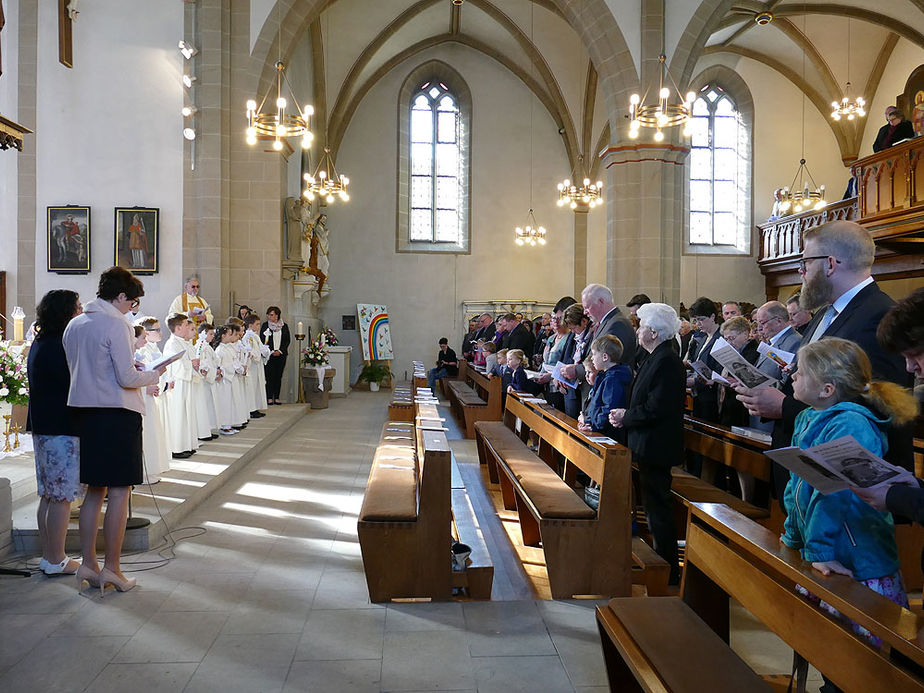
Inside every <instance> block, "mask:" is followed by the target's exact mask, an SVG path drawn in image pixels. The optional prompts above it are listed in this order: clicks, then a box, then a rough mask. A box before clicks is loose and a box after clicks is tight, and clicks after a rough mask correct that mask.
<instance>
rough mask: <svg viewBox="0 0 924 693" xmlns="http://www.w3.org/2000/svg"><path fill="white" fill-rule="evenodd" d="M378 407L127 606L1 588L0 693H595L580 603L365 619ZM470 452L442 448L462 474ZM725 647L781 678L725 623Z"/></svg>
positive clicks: (272, 456)
mask: <svg viewBox="0 0 924 693" xmlns="http://www.w3.org/2000/svg"><path fill="white" fill-rule="evenodd" d="M387 398H388V393H386V392H383V393H379V394H372V393H366V392H355V393H353V394H352V395H350V397H348V398H346V399H337V400H332V401H331V406H330V408H329V409H327V410H325V411H318V412H311V413H310V414H309V415H307V416H306V417H304V419H303V420H302V421H301V422H300V423H299V424H297V425H296V426H295V427H294V428H292V429H291V430H290V431H289V432H288V433H287V434H286V435H285V436H284V438H283V439H282V440H281V441H279V442H278V443H276V444H275V445H273V446H272V447H271V448H269V449H268V450H267V451H265V452H264V453H263V454H262V455H261V456H260V457H258V458H257V459H256V460H254V461H253V462H251V463H250V464H249V465H248V466H247V467H246V468H245V469H243V471H241V472H240V473H239V474H238V475H237V476H235V477H234V478H233V479H232V480H231V481H230V483H228V484H227V485H226V486H225V487H224V488H223V489H222V490H221V491H219V492H218V494H216V495H215V496H214V497H212V498H211V499H210V500H209V501H208V502H206V503H205V504H204V505H203V506H201V507H200V508H199V509H198V510H196V511H194V513H193V514H192V515H191V516H190V517H189V518H188V519H187V520H186V521H185V522H184V523H183V525H184V527H183V528H176V531H175V535H176V537H177V538H179V537H189V538H187V539H184V540H183V541H181V542H180V543H179V544H178V545H177V546H176V548H175V549H174V550H173V553H174V554H175V556H176V557H175V558H174V559H173V560H172V561H170V562H169V563H167V564H166V565H161V564H162V563H163V560H162V558H161V556H160V555H159V554H158V553H157V552H150V553H147V554H144V555H138V556H130V557H126V559H125V565H126V566H127V567H128V568H130V569H133V570H135V572H133V573H132V574H133V575H135V576H136V577H137V578H138V582H139V586H138V587H137V588H135V589H134V590H132V591H130V592H126V593H124V594H119V593H115V592H111V591H110V592H107V593H106V595H105V598H103V599H100V596H99V593H98V592H92V591H85V592H84V594H82V595H81V594H78V593H77V591H76V589H75V587H74V584H73V582H72V581H71V580H70V579H65V578H58V579H48V578H45V577H43V576H41V575H38V576H35V577H33V578H30V579H22V578H0V691H3V692H6V691H10V692H11V693H18V692H20V691H32V690H41V691H51V692H54V693H65V692H67V691H93V692H94V693H107V692H110V691H118V692H123V691H130V692H131V693H160V692H161V691H163V692H164V693H167V692H171V691H185V692H186V693H192V692H193V691H195V692H200V691H203V692H204V691H221V692H222V693H233V692H234V691H242V692H246V693H254V692H256V691H285V692H287V693H288V692H296V691H325V692H331V691H430V690H469V691H472V690H478V691H504V692H505V693H506V692H508V691H521V690H522V691H531V692H544V691H554V692H558V691H592V690H600V691H603V690H606V680H605V672H604V667H603V661H602V657H601V654H600V645H599V640H598V635H597V630H596V625H595V621H594V614H593V606H594V603H593V602H586V601H575V602H563V601H557V602H553V601H540V600H536V601H534V600H520V601H492V602H468V603H459V602H453V603H433V604H394V605H387V606H383V605H377V604H372V603H370V602H369V598H368V594H367V592H366V585H365V581H364V577H363V572H362V560H361V557H360V553H359V545H358V543H357V539H356V515H357V512H358V511H359V507H360V504H361V502H362V495H363V490H364V487H365V483H366V477H367V475H368V470H369V464H370V462H371V458H372V452H373V450H374V446H375V444H376V443H377V442H378V438H379V434H380V432H381V426H382V422H383V421H384V418H385V411H386V402H387ZM447 416H449V414H448V412H447ZM447 425H451V422H447ZM470 443H471V441H461V440H455V441H453V449H454V450H456V454H457V457H458V458H459V459H460V464H463V463H465V461H466V460H467V461H468V462H470V463H471V462H472V459H469V458H472V457H473V452H472V451H471V450H469V448H468V447H466V446H469V445H470ZM471 447H472V448H473V446H471ZM474 464H475V465H476V466H477V463H474ZM467 476H468V477H469V478H477V469H474V470H473V471H472V473H471V474H467ZM155 488H156V487H155ZM196 528H199V529H196ZM202 530H205V531H204V533H202ZM197 533H198V534H197ZM502 549H503V550H508V551H512V550H511V549H510V548H509V546H503V545H502V544H500V543H497V544H495V550H497V551H501V550H502ZM163 553H164V555H170V552H168V551H163ZM32 562H33V563H34V562H35V561H32ZM495 562H497V558H495ZM129 564H130V565H129ZM514 572H515V571H509V575H510V577H511V579H515V577H516V576H515V575H514ZM520 589H521V590H522V591H523V592H525V593H528V592H529V589H528V587H524V586H522V585H521V586H520ZM500 591H501V592H506V593H507V594H511V593H515V591H511V589H507V590H500ZM523 592H521V593H523ZM496 598H497V597H496ZM732 642H733V645H734V646H735V647H736V649H737V650H738V651H739V652H741V653H742V654H743V656H744V657H745V659H746V660H747V661H748V662H749V663H750V664H751V665H752V666H754V668H755V669H756V670H758V671H760V672H776V673H779V672H783V671H786V670H787V669H788V666H789V664H790V661H791V659H790V658H791V651H790V650H788V649H787V648H786V647H785V646H784V645H783V644H782V643H781V642H779V640H778V639H776V638H775V636H773V635H772V634H769V633H767V632H766V630H765V629H763V627H762V626H761V625H760V624H759V623H756V622H754V621H753V619H750V618H749V617H748V615H747V614H743V613H740V610H738V612H736V614H735V617H734V622H733V636H732ZM812 683H814V684H815V685H814V686H813V687H812V689H813V690H814V689H815V688H816V687H817V681H813V682H812Z"/></svg>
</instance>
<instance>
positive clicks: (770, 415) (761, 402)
mask: <svg viewBox="0 0 924 693" xmlns="http://www.w3.org/2000/svg"><path fill="white" fill-rule="evenodd" d="M875 252H876V247H875V244H874V243H873V239H872V237H871V236H870V235H869V232H868V231H867V230H866V229H865V228H863V227H862V226H860V225H859V224H856V223H854V222H852V221H832V222H829V223H827V224H823V225H821V226H817V227H815V228H813V229H809V230H808V231H806V232H805V237H804V247H803V251H802V261H801V263H800V267H799V271H800V272H801V273H802V290H801V292H800V302H801V304H802V306H803V307H804V308H805V309H806V310H816V309H817V312H816V313H815V317H814V318H813V319H812V321H811V322H810V323H809V324H808V325H807V326H806V328H805V331H804V332H803V333H802V341H801V344H802V345H804V344H810V343H812V342H816V341H818V340H819V339H821V338H823V337H840V338H841V339H849V340H850V341H852V342H856V343H857V344H858V345H859V346H860V347H861V348H862V349H863V351H865V352H866V355H867V356H868V357H869V360H870V363H871V364H872V367H873V377H874V378H875V379H876V380H887V381H890V382H893V383H897V384H899V385H901V386H902V387H908V386H909V385H910V384H911V381H910V376H909V374H908V373H907V372H905V368H904V365H905V364H904V360H903V359H902V358H901V356H899V355H898V354H890V353H888V352H887V351H885V349H883V348H882V347H881V346H880V345H879V342H878V341H876V328H877V327H878V325H879V321H880V320H881V319H882V317H883V316H884V315H885V314H886V313H887V312H888V311H889V310H890V309H891V308H892V306H894V305H895V301H893V300H892V299H891V298H889V297H888V296H887V295H886V294H885V293H884V292H883V291H882V289H880V288H879V286H878V285H877V284H876V282H875V281H874V280H873V278H872V276H871V275H870V271H871V269H872V266H873V259H874V255H875ZM794 365H795V364H794ZM791 382H792V381H791V379H790V380H788V381H787V383H786V385H785V386H784V387H783V389H782V390H777V389H774V388H762V389H759V390H748V389H747V388H743V387H739V388H737V389H738V393H739V394H738V399H739V400H741V401H742V402H744V405H745V406H746V407H747V408H748V410H749V411H750V412H751V414H753V415H755V416H761V417H763V418H767V419H775V420H776V423H775V424H774V427H773V447H775V448H777V447H784V446H787V445H790V444H791V441H792V433H793V424H794V422H795V418H796V415H797V414H798V413H799V412H800V411H802V410H803V409H805V406H806V405H805V404H803V403H802V402H800V401H798V400H796V399H795V398H794V397H793V394H792V385H791ZM912 436H913V434H912V431H911V429H910V427H902V428H892V429H890V434H889V453H888V454H887V455H886V457H887V458H888V459H889V461H891V462H893V463H894V464H899V465H901V466H903V467H906V468H909V469H910V468H911V464H912V461H913V457H912V455H913V450H912V443H913V438H912ZM788 477H789V475H788V473H785V470H784V469H782V468H781V467H777V466H774V489H775V490H776V492H777V498H778V499H780V501H781V502H782V497H783V490H784V489H785V487H786V481H787V480H788Z"/></svg>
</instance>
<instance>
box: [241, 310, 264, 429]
mask: <svg viewBox="0 0 924 693" xmlns="http://www.w3.org/2000/svg"><path fill="white" fill-rule="evenodd" d="M244 327H245V328H246V330H247V331H246V332H244V338H243V341H244V343H245V344H246V347H247V352H248V355H249V360H248V362H247V378H246V382H247V395H248V399H249V402H250V404H249V407H250V418H251V419H259V418H261V417H264V416H266V414H264V413H262V412H261V411H260V410H261V409H263V408H265V406H266V405H265V404H264V403H265V402H266V373H265V372H264V370H263V367H264V364H266V361H267V360H268V359H269V355H270V349H269V347H268V346H267V345H266V344H264V343H263V342H262V341H261V340H260V335H259V334H257V332H258V330H259V329H260V318H259V317H258V316H257V315H255V314H253V313H251V314H250V315H248V316H247V317H246V318H244Z"/></svg>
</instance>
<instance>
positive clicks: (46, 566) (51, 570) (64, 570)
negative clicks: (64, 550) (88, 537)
mask: <svg viewBox="0 0 924 693" xmlns="http://www.w3.org/2000/svg"><path fill="white" fill-rule="evenodd" d="M71 566H73V570H68V568H70V567H71ZM79 567H80V564H79V563H78V562H77V561H75V560H73V559H71V558H68V557H67V556H65V557H64V560H63V561H61V562H60V563H49V562H48V561H46V560H45V559H44V558H43V559H42V560H41V561H39V569H40V570H41V571H42V572H43V573H45V575H73V574H74V573H76V572H77V568H79Z"/></svg>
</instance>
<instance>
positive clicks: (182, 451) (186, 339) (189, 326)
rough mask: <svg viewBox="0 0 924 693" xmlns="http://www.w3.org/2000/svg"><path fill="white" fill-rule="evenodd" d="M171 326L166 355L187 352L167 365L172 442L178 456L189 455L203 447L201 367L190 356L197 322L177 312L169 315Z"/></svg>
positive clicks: (168, 406)
mask: <svg viewBox="0 0 924 693" xmlns="http://www.w3.org/2000/svg"><path fill="white" fill-rule="evenodd" d="M167 327H168V328H169V329H170V332H171V333H172V334H171V335H170V338H169V339H168V340H167V343H166V344H165V345H164V355H165V356H172V355H173V354H176V353H178V352H183V356H182V357H181V358H179V359H177V360H176V361H174V362H173V363H171V364H170V365H169V366H167V374H166V375H167V379H168V380H171V381H173V386H172V387H171V388H170V389H169V390H168V391H167V393H166V399H165V400H164V402H165V404H166V405H167V421H168V434H169V438H168V446H169V448H170V452H171V453H172V454H173V457H174V459H186V458H187V457H190V456H192V455H193V453H195V451H196V450H197V449H198V448H199V440H198V437H199V436H198V432H199V421H198V418H197V416H196V406H195V402H194V400H193V396H194V395H193V390H192V387H193V369H194V368H198V366H199V363H198V361H197V362H196V363H195V364H194V363H193V360H192V359H191V358H190V357H189V349H188V348H187V347H188V346H189V347H191V346H192V345H191V340H192V337H193V329H194V328H193V323H192V320H190V319H189V318H188V317H186V315H184V314H183V313H174V314H173V315H171V316H170V317H169V318H167Z"/></svg>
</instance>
